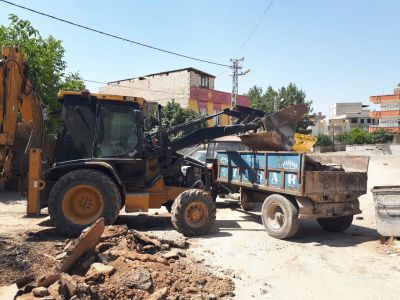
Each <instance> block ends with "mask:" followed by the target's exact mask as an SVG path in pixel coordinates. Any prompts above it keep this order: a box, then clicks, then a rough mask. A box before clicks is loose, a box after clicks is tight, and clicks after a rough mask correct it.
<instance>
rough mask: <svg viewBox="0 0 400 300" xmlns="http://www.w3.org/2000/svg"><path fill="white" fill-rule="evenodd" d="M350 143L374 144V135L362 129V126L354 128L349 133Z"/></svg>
mask: <svg viewBox="0 0 400 300" xmlns="http://www.w3.org/2000/svg"><path fill="white" fill-rule="evenodd" d="M349 142H350V145H354V144H357V145H362V144H372V143H373V141H372V136H371V134H370V133H369V132H367V131H364V130H362V129H361V128H353V129H352V130H351V132H350V135H349Z"/></svg>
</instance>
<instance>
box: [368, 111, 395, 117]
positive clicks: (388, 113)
mask: <svg viewBox="0 0 400 300" xmlns="http://www.w3.org/2000/svg"><path fill="white" fill-rule="evenodd" d="M369 116H370V117H371V118H383V117H400V110H381V111H370V112H369Z"/></svg>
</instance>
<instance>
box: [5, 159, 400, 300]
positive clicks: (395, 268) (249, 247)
mask: <svg viewBox="0 0 400 300" xmlns="http://www.w3.org/2000/svg"><path fill="white" fill-rule="evenodd" d="M365 153H366V151H363V152H361V154H365ZM341 154H344V155H345V154H346V153H341ZM351 154H360V153H357V152H352V153H351ZM396 184H397V185H400V154H398V153H395V154H393V155H385V156H383V155H372V156H371V160H370V166H369V179H368V186H369V187H368V189H369V190H370V189H371V188H372V187H373V186H375V185H396ZM360 202H361V208H362V210H363V213H362V214H361V215H359V216H361V217H362V219H356V220H355V221H354V222H353V225H352V226H351V227H350V228H349V229H348V230H346V231H345V232H344V233H341V234H336V233H326V232H324V231H323V230H322V229H321V228H320V227H319V226H318V224H317V223H316V222H315V221H302V222H301V227H300V231H299V233H298V234H297V236H296V237H295V238H293V239H291V240H289V241H281V240H277V239H274V238H271V237H269V236H268V235H267V234H266V232H265V231H264V227H263V225H262V224H261V218H260V216H259V213H258V212H257V210H256V211H252V212H244V211H242V210H241V209H240V208H239V206H238V204H237V203H235V202H230V201H224V202H218V207H219V209H218V213H217V221H216V224H215V228H214V229H213V230H212V232H211V234H209V235H207V236H204V237H201V238H194V239H191V240H190V241H191V243H192V246H191V247H190V248H189V251H190V255H192V256H193V257H194V258H195V259H196V260H198V261H204V263H205V264H206V265H209V266H210V267H211V268H212V269H213V270H214V272H216V273H220V274H224V275H227V276H228V277H229V276H231V277H232V278H233V279H234V282H235V286H236V290H235V294H236V298H237V299H251V298H252V299H295V298H308V299H321V298H323V299H334V298H335V299H336V298H340V297H341V298H344V299H350V298H353V299H380V298H385V299H398V295H400V285H399V282H400V256H398V255H396V254H393V253H392V254H388V253H387V247H386V246H384V245H381V244H380V243H379V238H378V234H377V232H376V230H375V215H374V207H373V199H372V195H371V193H368V194H367V195H364V196H362V197H360ZM24 215H25V202H24V199H23V198H21V197H19V196H17V195H16V194H15V193H1V194H0V239H9V238H12V237H15V236H19V235H24V234H25V233H26V232H28V231H37V230H42V231H45V230H48V226H49V225H50V226H51V223H50V222H49V221H48V217H47V216H43V217H42V218H38V219H27V218H25V217H24ZM118 223H119V224H125V223H127V224H128V226H129V227H133V228H136V229H138V230H152V231H160V230H171V224H170V222H169V216H168V214H166V212H165V211H164V210H160V211H151V212H150V214H149V215H140V216H137V215H136V216H132V215H122V216H121V217H120V218H119V220H118Z"/></svg>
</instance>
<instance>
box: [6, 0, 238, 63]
mask: <svg viewBox="0 0 400 300" xmlns="http://www.w3.org/2000/svg"><path fill="white" fill-rule="evenodd" d="M0 1H1V2H3V3H7V4H9V5H12V6H15V7H19V8H21V9H25V10H28V11H30V12H33V13H35V14H39V15H42V16H45V17H48V18H51V19H54V20H57V21H60V22H63V23H67V24H69V25H73V26H76V27H79V28H83V29H86V30H89V31H92V32H96V33H98V34H102V35H105V36H108V37H112V38H115V39H118V40H121V41H124V42H128V43H132V44H136V45H139V46H142V47H146V48H150V49H153V50H156V51H160V52H164V53H167V54H171V55H175V56H179V57H183V58H187V59H191V60H196V61H200V62H203V63H207V64H212V65H217V66H221V67H228V68H230V67H231V66H229V65H226V64H221V63H217V62H213V61H210V60H206V59H201V58H196V57H193V56H189V55H184V54H180V53H177V52H173V51H170V50H165V49H162V48H159V47H155V46H151V45H148V44H144V43H141V42H137V41H134V40H130V39H127V38H124V37H121V36H118V35H115V34H111V33H107V32H104V31H101V30H98V29H95V28H91V27H88V26H84V25H80V24H78V23H74V22H72V21H68V20H65V19H61V18H58V17H56V16H53V15H49V14H46V13H44V12H40V11H37V10H34V9H32V8H29V7H26V6H22V5H19V4H15V3H13V2H10V1H6V0H0Z"/></svg>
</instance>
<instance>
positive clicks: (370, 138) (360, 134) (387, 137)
mask: <svg viewBox="0 0 400 300" xmlns="http://www.w3.org/2000/svg"><path fill="white" fill-rule="evenodd" d="M392 140H393V134H392V133H390V132H388V131H386V130H383V129H379V130H378V131H375V132H372V133H370V132H366V131H364V130H362V129H361V128H353V129H352V130H351V132H348V133H344V134H340V135H338V136H336V137H335V141H338V142H339V143H346V144H349V145H355V144H380V143H388V142H391V141H392Z"/></svg>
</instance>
